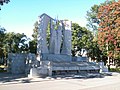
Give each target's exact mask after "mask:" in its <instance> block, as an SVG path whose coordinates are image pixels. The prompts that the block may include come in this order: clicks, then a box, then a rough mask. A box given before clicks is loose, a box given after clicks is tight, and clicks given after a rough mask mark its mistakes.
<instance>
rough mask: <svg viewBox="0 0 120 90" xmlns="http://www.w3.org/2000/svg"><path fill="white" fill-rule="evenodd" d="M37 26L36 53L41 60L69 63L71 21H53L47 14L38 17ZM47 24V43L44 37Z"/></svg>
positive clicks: (45, 36)
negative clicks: (48, 29)
mask: <svg viewBox="0 0 120 90" xmlns="http://www.w3.org/2000/svg"><path fill="white" fill-rule="evenodd" d="M38 24H39V30H38V46H37V53H38V55H40V57H41V60H52V61H53V60H65V61H66V60H68V61H71V21H66V20H55V19H53V18H51V17H50V16H48V15H47V14H42V15H41V16H39V20H38ZM48 24H50V40H49V43H47V35H46V34H47V27H48ZM61 49H62V50H61Z"/></svg>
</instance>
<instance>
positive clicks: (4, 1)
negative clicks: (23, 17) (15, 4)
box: [0, 0, 10, 10]
mask: <svg viewBox="0 0 120 90" xmlns="http://www.w3.org/2000/svg"><path fill="white" fill-rule="evenodd" d="M9 2H10V0H0V5H4V3H9ZM0 10H1V8H0Z"/></svg>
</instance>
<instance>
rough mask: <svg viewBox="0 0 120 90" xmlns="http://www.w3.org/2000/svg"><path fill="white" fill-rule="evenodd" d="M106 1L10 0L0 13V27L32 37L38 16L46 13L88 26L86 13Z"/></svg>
mask: <svg viewBox="0 0 120 90" xmlns="http://www.w3.org/2000/svg"><path fill="white" fill-rule="evenodd" d="M104 1H106V0H10V2H9V3H8V4H4V5H3V6H2V7H1V9H2V10H1V11H0V26H1V27H4V28H5V29H6V30H7V32H15V33H25V34H26V35H27V36H28V37H31V34H32V33H33V28H34V26H33V25H34V23H35V21H37V19H38V16H39V15H41V14H43V13H46V14H48V15H49V16H51V17H53V18H57V17H58V19H60V20H61V19H62V20H63V19H68V20H71V21H72V22H76V23H78V24H79V25H80V26H84V27H85V26H86V23H87V21H86V18H85V17H86V13H87V11H88V10H90V8H91V6H93V5H94V4H98V5H99V4H100V3H103V2H104Z"/></svg>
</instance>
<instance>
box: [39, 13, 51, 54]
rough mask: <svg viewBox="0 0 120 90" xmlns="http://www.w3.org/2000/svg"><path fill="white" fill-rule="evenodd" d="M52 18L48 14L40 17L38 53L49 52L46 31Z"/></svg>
mask: <svg viewBox="0 0 120 90" xmlns="http://www.w3.org/2000/svg"><path fill="white" fill-rule="evenodd" d="M49 21H50V18H49V17H48V16H46V15H43V16H42V17H39V21H38V24H39V30H38V44H37V53H38V54H40V53H49V51H48V47H47V40H46V31H47V26H48V23H49Z"/></svg>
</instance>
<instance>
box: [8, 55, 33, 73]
mask: <svg viewBox="0 0 120 90" xmlns="http://www.w3.org/2000/svg"><path fill="white" fill-rule="evenodd" d="M34 60H35V54H25V53H21V54H16V53H9V54H8V72H10V73H12V74H23V73H25V72H29V69H30V68H31V67H32V63H33V62H34Z"/></svg>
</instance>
